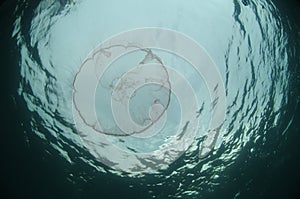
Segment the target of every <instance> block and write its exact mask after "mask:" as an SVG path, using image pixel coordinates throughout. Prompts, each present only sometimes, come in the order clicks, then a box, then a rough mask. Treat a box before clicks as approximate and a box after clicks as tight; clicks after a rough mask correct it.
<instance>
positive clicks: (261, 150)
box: [0, 0, 300, 199]
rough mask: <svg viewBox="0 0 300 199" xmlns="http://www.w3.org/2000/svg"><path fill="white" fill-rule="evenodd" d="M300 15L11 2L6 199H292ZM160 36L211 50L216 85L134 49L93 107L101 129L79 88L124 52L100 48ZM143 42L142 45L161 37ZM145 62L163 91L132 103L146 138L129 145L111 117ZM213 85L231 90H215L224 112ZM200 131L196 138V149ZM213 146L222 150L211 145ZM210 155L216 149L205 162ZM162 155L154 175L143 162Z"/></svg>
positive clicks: (217, 7)
mask: <svg viewBox="0 0 300 199" xmlns="http://www.w3.org/2000/svg"><path fill="white" fill-rule="evenodd" d="M299 6H300V5H299V1H263V0H252V1H251V0H241V1H240V0H211V1H195V0H193V1H192V0H190V1H185V2H183V1H179V0H178V1H177V0H176V1H171V0H166V1H137V0H128V1H122V2H121V1H116V0H113V1H102V0H86V1H84V0H81V1H80V0H79V1H75V0H65V1H62V0H61V1H56V0H45V1H40V2H38V1H21V0H19V1H7V2H5V3H4V4H3V5H2V6H1V18H0V34H1V48H0V49H1V53H0V54H1V67H2V74H3V76H2V79H1V81H2V82H1V86H3V89H2V90H3V92H4V93H3V94H2V96H1V104H2V105H3V109H2V110H3V112H4V114H3V115H2V125H3V128H2V129H3V130H2V131H1V133H2V135H3V137H2V138H3V139H2V140H3V141H2V146H1V147H2V161H1V172H2V174H1V175H2V176H3V178H2V182H1V183H2V184H1V185H2V186H1V195H3V196H4V197H3V198H163V199H165V198H197V199H198V198H236V199H238V198H241V199H243V198H294V197H295V195H296V194H297V193H298V187H299V182H298V181H299V177H300V175H299V173H300V172H299V166H300V161H299V160H298V157H299V154H298V153H299V150H300V147H299V144H298V141H299V138H300V136H299V125H298V121H299V99H300V98H299V96H300V95H299V81H300V72H299V64H300V62H299V57H300V56H299V51H300V46H299V45H300V43H299V39H300V37H299V33H300V32H299V31H300V29H299V25H300V24H299V16H298V15H297V14H296V13H297V12H298V11H299ZM149 27H155V28H160V29H163V30H172V31H175V32H176V33H180V34H182V35H184V36H186V37H184V38H192V41H193V42H196V43H197V44H199V46H200V47H201V49H203V51H201V52H202V53H203V54H201V56H203V57H204V58H206V56H207V59H209V60H212V62H209V61H207V62H204V61H203V63H205V64H204V65H205V66H206V67H207V66H208V64H209V63H213V64H212V65H211V66H212V67H214V66H215V67H216V71H217V73H209V75H208V76H205V74H206V73H205V71H204V72H203V74H200V75H199V74H198V75H197V71H196V70H195V69H193V67H192V66H191V65H192V64H191V63H190V62H189V60H185V59H183V58H180V57H179V56H177V55H176V54H172V53H169V52H163V49H151V50H149V49H147V48H141V47H138V48H136V47H135V44H134V45H133V44H130V45H129V44H128V46H127V47H126V48H124V49H127V48H131V47H135V51H132V52H130V53H127V54H124V55H122V57H121V58H119V59H116V60H114V62H113V63H112V64H111V68H109V69H107V70H106V71H105V72H104V73H103V77H101V78H103V80H100V81H99V82H100V83H99V82H98V83H97V86H96V87H95V89H96V90H95V91H94V92H95V93H94V94H95V96H94V98H95V100H94V101H91V102H92V103H94V105H92V106H93V107H95V114H96V116H97V119H98V120H99V124H100V125H102V127H101V129H100V127H98V126H96V125H94V123H93V122H94V121H93V118H90V117H89V116H90V115H89V114H84V113H83V112H82V111H80V110H79V108H80V107H84V108H86V107H87V106H88V105H87V104H90V103H89V101H88V100H87V99H88V95H89V87H84V86H83V88H81V87H80V83H81V84H88V86H89V83H90V82H89V81H91V80H90V79H92V77H91V76H89V77H88V78H86V79H83V80H82V82H80V78H79V77H81V76H80V75H81V74H82V73H81V72H82V71H84V70H85V69H86V68H88V67H89V66H86V65H87V64H86V63H87V60H89V58H88V57H89V56H90V55H91V54H93V53H91V52H101V53H103V54H100V55H105V56H104V58H105V57H109V56H106V55H107V53H112V54H113V53H114V52H115V51H109V50H107V49H114V45H113V44H111V45H110V46H109V47H106V48H101V46H100V47H99V44H101V42H104V41H106V39H108V38H111V37H113V36H114V35H118V34H120V33H124V32H126V31H129V30H137V29H142V28H144V29H145V28H149ZM146 30H147V31H146V32H144V33H143V34H144V35H143V36H145V35H146V33H149V31H151V30H150V29H146ZM171 35H173V34H171ZM138 36H140V34H139V35H138ZM177 36H178V35H177ZM136 38H137V37H136ZM142 38H143V37H142ZM178 38H179V37H178ZM178 38H177V39H178ZM166 39H168V38H166ZM178 40H179V39H178ZM171 41H174V40H171ZM175 41H177V40H175ZM118 42H119V43H121V42H122V40H120V41H118ZM171 43H172V42H171ZM174 43H176V42H174ZM168 45H169V43H168ZM99 48H100V50H99V51H96V50H95V49H99ZM195 49H196V48H195ZM101 50H102V51H101ZM188 50H189V51H188V53H187V54H193V53H195V51H193V49H192V50H191V47H190V46H189V48H188ZM184 52H187V51H183V52H182V53H184ZM126 56H127V58H126ZM100 57H101V56H100ZM174 57H175V58H174ZM104 58H103V60H104ZM204 58H203V59H202V60H204ZM99 60H100V61H99V62H96V61H95V67H96V69H95V72H92V74H93V73H95V74H96V76H97V75H98V74H100V73H98V69H99V68H100V69H101V67H102V65H101V64H102V62H101V61H102V59H99ZM142 62H143V63H148V64H156V65H155V66H156V67H157V70H156V72H157V74H156V76H155V78H158V80H157V79H156V80H155V81H156V82H159V83H160V84H161V85H163V86H164V89H161V88H160V86H157V85H152V86H145V87H142V89H145V90H144V91H143V90H142V89H140V90H138V91H137V92H135V93H134V97H131V98H129V99H130V100H132V102H130V103H129V104H127V105H128V107H129V108H128V110H129V111H130V114H131V115H130V116H131V117H132V118H133V119H132V120H134V122H136V123H138V124H140V125H144V128H142V130H140V131H138V133H137V132H136V131H133V132H127V133H126V132H125V133H124V132H123V133H122V130H120V129H122V128H121V127H120V126H118V127H116V126H117V124H119V123H116V122H114V121H113V119H115V118H118V114H119V115H121V114H120V112H121V110H123V109H122V108H123V107H122V106H121V105H120V106H119V109H118V110H117V113H116V114H115V113H113V112H112V113H111V110H110V108H112V106H111V105H110V104H109V103H110V102H111V101H109V100H110V98H111V97H112V96H113V95H114V92H115V90H114V88H118V85H121V86H122V85H125V87H126V85H129V84H130V86H132V85H131V83H133V81H131V79H130V78H132V77H136V76H134V74H136V73H135V72H140V73H138V74H142V72H143V70H142V69H140V70H139V71H134V70H133V69H132V68H130V67H131V66H132V64H134V63H135V64H136V63H142ZM167 65H168V66H167ZM121 66H122V67H121ZM204 68H205V67H204ZM127 70H133V72H132V73H127V74H129V75H131V77H130V76H129V77H128V78H127V79H126V77H125V79H124V81H123V79H122V76H123V75H124V74H125V73H126V71H127ZM158 71H159V72H158ZM172 71H177V72H178V73H179V74H180V75H179V76H176V78H175V80H178V81H173V80H172V78H171V74H173V72H172ZM146 72H148V71H146ZM214 72H215V71H214ZM147 74H148V75H149V72H148V73H147ZM140 76H141V75H139V77H140ZM83 77H84V75H83ZM215 77H216V79H217V80H218V81H220V84H217V85H213V86H214V87H212V88H213V91H219V95H218V97H219V98H216V99H217V100H215V99H213V96H214V95H213V92H211V90H210V86H211V85H210V81H212V80H214V78H215ZM180 78H182V80H183V82H188V83H187V84H185V83H184V85H187V87H184V89H180V88H181V87H180V85H181V84H179V83H178V82H179V79H180ZM116 79H117V80H120V82H121V84H118V83H116V82H117V81H116ZM135 80H136V79H135ZM217 80H216V81H217ZM139 81H142V80H139ZM152 81H154V80H152ZM128 82H129V83H128ZM176 82H177V84H178V85H179V86H178V87H179V89H178V90H179V91H178V90H176V86H177V84H176ZM134 83H135V84H139V83H140V82H138V81H136V82H134ZM173 83H174V84H175V85H174V84H173ZM182 84H183V83H182ZM121 86H120V87H121ZM122 88H123V87H122ZM128 88H129V89H130V88H131V87H129V86H128ZM189 88H191V90H192V93H193V95H190V93H189ZM80 89H81V90H82V91H80ZM222 89H224V96H223V97H222ZM86 90H87V91H88V92H87V93H85V92H84V91H86ZM182 90H185V92H183V94H182ZM123 91H125V92H131V90H126V89H124V90H123ZM121 93H122V92H121ZM220 93H221V94H220ZM80 94H82V96H80ZM122 94H123V95H122V97H121V99H120V100H122V99H127V98H126V97H127V94H128V93H125V94H124V93H122ZM116 95H117V94H116ZM78 96H79V97H78ZM80 97H82V98H80ZM193 97H195V98H196V100H195V107H196V108H193V106H194V104H193V102H192V99H193ZM79 99H83V100H79ZM108 99H109V100H108ZM222 99H224V101H222ZM214 100H215V101H214ZM153 101H155V103H153V104H151V103H152V102H153ZM158 101H159V103H156V102H158ZM186 101H187V102H186ZM185 102H186V103H185ZM213 102H216V103H215V104H213ZM114 103H118V100H116V102H114ZM220 103H221V105H222V106H221V105H220ZM222 103H224V104H222ZM186 104H188V105H186ZM196 105H198V106H196ZM149 107H151V108H152V109H151V111H152V112H151V111H150V112H149V115H150V116H149V115H148V108H149ZM162 107H163V109H162V110H161V108H162ZM191 107H192V108H191ZM214 107H217V108H219V109H221V110H223V109H222V108H220V107H225V109H224V117H221V118H222V121H221V122H220V124H219V126H217V127H218V128H210V124H211V123H213V122H211V121H210V120H214V119H215V120H218V119H219V118H218V117H214ZM126 108H127V107H126ZM155 108H157V109H158V112H159V111H160V112H159V114H158V115H159V116H157V115H155V114H157V112H155V111H157V110H156V109H155ZM86 109H87V108H86ZM187 110H188V111H187ZM221 112H222V111H221ZM88 113H91V112H88ZM185 113H186V115H187V116H186V115H185ZM74 114H75V116H74ZM76 114H77V119H76ZM114 114H115V115H114ZM165 115H166V118H165ZM161 116H162V117H161ZM153 117H154V118H155V117H157V118H158V120H156V119H153ZM119 118H121V120H122V119H125V118H126V117H123V116H122V115H121V116H119ZM182 118H185V119H186V118H187V119H186V120H183V119H182ZM216 118H217V119H216ZM160 119H164V120H165V121H163V122H164V123H163V124H164V125H163V127H162V128H161V129H159V130H160V131H159V133H157V134H156V135H155V136H151V137H147V136H146V138H141V137H139V135H141V136H142V135H143V132H144V131H146V130H147V129H148V127H149V128H150V127H152V126H154V127H155V124H157V123H158V124H159V121H160ZM78 121H79V124H78V123H77V122H78ZM80 121H81V123H80ZM149 121H150V122H149ZM153 121H154V122H153ZM156 122H157V123H156ZM127 123H128V122H125V124H127ZM82 125H83V126H85V127H82ZM181 125H182V126H181ZM193 125H194V126H193ZM127 127H128V126H125V127H124V128H127ZM176 129H177V130H178V129H179V130H178V131H179V133H178V134H176V133H177V131H176ZM140 132H141V133H140ZM190 132H192V133H195V134H192V139H190ZM150 133H152V132H150ZM209 135H212V137H209ZM174 136H175V137H176V136H178V137H176V138H178V139H179V138H182V137H184V136H187V141H186V140H185V141H186V143H184V144H183V145H184V146H183V148H181V145H179V144H178V145H175V146H177V147H178V148H179V149H178V153H176V152H177V151H176V149H177V148H175V149H173V148H172V150H171V152H169V153H166V154H171V155H169V156H170V157H169V156H167V155H166V154H164V153H160V152H161V151H163V150H162V149H164V147H162V146H165V145H168V141H170V140H172V138H173V137H174ZM184 138H185V137H184ZM208 138H211V139H212V141H211V143H209V144H207V143H208V142H209V141H208V140H209V139H208ZM104 139H107V140H105V141H104ZM107 143H109V144H111V145H112V146H114V147H115V148H117V149H119V151H122V152H123V151H125V152H126V153H125V155H124V154H123V153H122V155H124V156H126V158H124V157H123V156H122V155H120V156H122V157H121V158H120V157H119V156H118V155H119V152H115V151H112V150H114V149H115V148H113V149H112V148H109V147H108V146H107V145H109V144H107ZM207 145H209V147H207V148H205V147H203V146H207ZM109 146H110V145H109ZM204 149H205V150H209V151H208V152H207V153H205V155H202V153H203V150H204ZM154 151H155V158H154V160H155V161H156V162H155V164H154V165H159V166H154V167H153V168H155V169H156V170H155V169H152V168H151V169H149V168H147V166H149V165H150V164H146V163H144V162H143V161H142V160H141V159H138V158H139V157H144V156H142V155H141V154H154ZM174 151H175V152H174ZM152 152H153V153H152ZM156 152H157V153H156ZM173 152H174V153H173ZM131 154H133V155H132V156H130V158H131V159H129V155H131ZM127 155H128V156H127ZM173 156H176V157H173ZM147 157H148V156H147ZM171 157H172V158H173V159H172V158H171ZM135 158H136V159H138V160H139V161H136V159H135ZM169 159H171V160H169ZM147 160H148V159H147ZM151 160H152V159H151ZM154 160H153V161H154ZM159 161H160V162H159ZM148 163H149V162H148ZM128 165H129V166H128ZM127 166H128V167H127ZM130 166H132V167H130ZM138 166H140V167H138ZM124 167H126V168H131V169H125V168H124ZM149 167H150V166H149ZM157 167H159V169H157ZM137 168H138V169H137ZM141 168H142V169H141ZM1 198H2V197H1Z"/></svg>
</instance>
